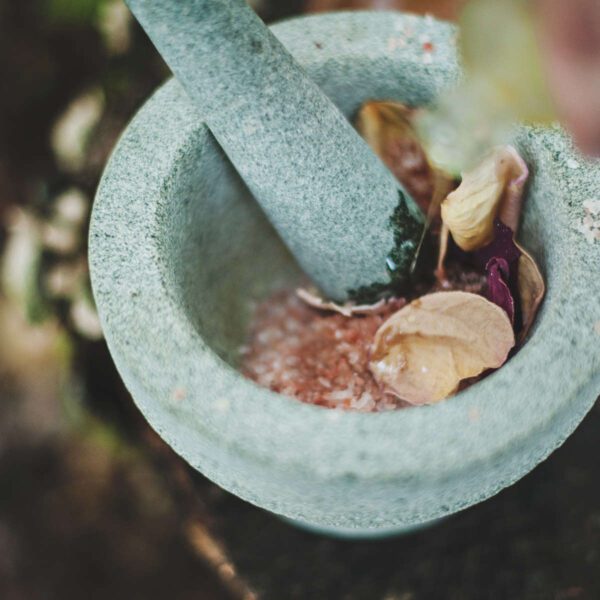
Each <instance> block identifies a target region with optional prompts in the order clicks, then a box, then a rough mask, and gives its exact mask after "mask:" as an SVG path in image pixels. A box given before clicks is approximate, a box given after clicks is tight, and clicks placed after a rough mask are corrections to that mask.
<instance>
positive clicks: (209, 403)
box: [90, 13, 600, 535]
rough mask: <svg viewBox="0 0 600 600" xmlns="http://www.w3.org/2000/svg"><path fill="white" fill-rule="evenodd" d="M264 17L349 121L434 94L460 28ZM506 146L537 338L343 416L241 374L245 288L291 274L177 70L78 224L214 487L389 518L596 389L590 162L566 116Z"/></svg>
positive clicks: (156, 400) (121, 347)
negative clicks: (522, 176) (472, 380)
mask: <svg viewBox="0 0 600 600" xmlns="http://www.w3.org/2000/svg"><path fill="white" fill-rule="evenodd" d="M407 31H409V32H410V35H409V33H407ZM273 32H274V33H275V34H276V35H277V36H278V37H279V39H281V40H282V42H283V43H284V44H285V45H286V47H287V48H288V49H289V50H290V51H291V52H292V54H293V55H294V56H295V57H296V59H297V60H298V61H299V62H300V64H301V65H302V66H303V67H304V69H306V71H307V73H308V74H309V75H310V76H311V77H312V78H313V80H314V81H315V82H316V83H317V84H318V85H319V86H321V88H322V89H323V90H324V91H325V92H326V93H327V94H328V95H329V97H330V98H331V99H332V100H333V101H334V102H335V103H336V104H337V105H338V106H339V107H340V108H341V110H342V111H343V112H344V114H346V115H348V116H350V115H351V114H352V113H353V112H354V111H355V110H356V108H357V107H358V106H359V105H360V103H361V102H363V101H364V100H366V99H368V98H392V99H397V100H401V101H404V102H409V103H423V102H427V101H428V100H430V99H431V98H432V97H433V96H435V95H436V94H437V93H439V92H440V90H441V89H443V87H444V85H446V84H448V83H450V82H452V81H453V80H454V79H455V77H456V75H457V69H458V67H457V64H456V57H455V48H454V44H453V38H454V34H455V30H454V29H453V28H452V27H451V26H449V25H446V24H441V23H438V22H435V21H433V20H428V19H419V18H417V17H412V16H404V15H401V14H397V13H348V14H343V13H342V14H332V15H325V16H318V17H317V16H315V17H307V18H303V19H298V20H292V21H288V22H285V23H282V24H279V25H277V26H275V27H273ZM394 39H402V40H403V41H404V43H405V45H402V44H399V43H396V42H390V40H394ZM423 39H429V40H430V41H431V42H432V43H433V45H434V52H433V56H432V58H433V60H431V61H425V60H424V59H423V52H422V43H423V42H422V40H423ZM316 43H318V44H319V46H318V47H317V45H316ZM516 143H517V145H518V147H519V149H520V151H521V152H522V153H523V155H524V156H525V158H526V159H527V161H528V162H529V164H530V166H531V170H532V174H533V175H532V181H531V185H530V186H529V189H528V193H527V200H526V204H525V210H524V218H523V226H522V230H521V232H520V239H521V241H522V243H523V244H524V246H525V247H526V248H527V249H528V250H529V251H530V252H531V253H532V254H533V255H534V256H535V257H536V258H537V260H538V262H539V264H540V266H541V268H542V270H543V272H544V275H545V277H546V282H547V287H548V293H547V296H546V299H545V301H544V303H543V305H542V307H541V310H540V313H539V315H538V318H537V321H536V324H535V326H534V328H533V330H532V332H531V334H530V338H529V340H528V341H527V343H526V344H525V345H524V347H523V348H522V349H521V351H520V352H519V353H518V354H517V355H516V356H515V357H513V358H512V359H511V360H510V361H509V362H508V363H507V364H506V365H505V366H504V367H502V368H501V369H500V370H498V371H497V372H495V373H494V374H492V375H491V376H490V377H488V378H486V379H485V380H484V381H482V382H480V383H478V384H476V385H474V386H472V387H471V388H469V389H468V390H466V391H464V392H462V393H460V394H459V395H458V396H456V397H454V398H451V399H449V400H447V401H445V402H442V403H440V404H438V405H434V406H424V407H417V408H411V409H407V410H401V411H397V412H392V413H382V414H357V413H349V412H346V413H340V412H337V411H331V410H327V409H323V408H319V407H316V406H309V405H305V404H302V403H300V402H298V401H296V400H293V399H290V398H286V397H283V396H280V395H278V394H275V393H273V392H270V391H269V390H266V389H262V388H259V387H258V386H256V385H255V384H254V383H252V382H250V381H248V380H246V379H244V378H243V377H242V376H241V375H240V374H239V372H237V371H236V368H235V365H236V356H237V348H238V346H239V344H241V343H242V342H243V340H244V337H245V327H246V324H247V320H248V316H249V312H250V310H251V306H252V303H253V302H255V301H257V300H259V299H260V298H262V297H264V295H265V294H266V293H268V291H269V290H271V289H273V288H274V287H277V286H279V285H283V284H285V283H293V282H294V281H296V280H297V278H298V277H299V276H300V270H299V268H298V267H297V266H296V264H295V262H294V260H293V259H292V258H291V256H290V255H289V253H288V252H287V251H286V249H285V247H284V245H283V244H282V243H281V241H280V240H279V238H278V236H277V235H276V234H275V232H274V231H273V229H272V228H271V226H270V225H269V223H268V222H267V220H266V219H265V218H264V216H263V214H262V212H261V211H260V209H259V208H258V207H257V205H256V203H255V202H254V201H253V199H252V197H251V195H250V193H249V192H248V190H247V188H246V187H245V186H244V185H243V183H242V182H241V180H240V178H239V177H238V176H237V175H236V173H235V171H234V169H233V168H232V167H231V165H230V164H229V163H228V161H227V160H226V159H225V158H224V156H223V153H222V152H221V150H220V149H219V148H218V146H217V145H216V144H215V142H214V140H213V138H212V137H211V135H210V134H209V132H208V130H207V128H206V127H205V126H204V125H203V124H202V118H201V115H200V114H199V113H198V111H197V110H196V109H195V108H194V107H193V106H192V105H191V103H190V101H189V100H188V98H187V96H186V94H185V93H184V92H183V90H182V89H181V87H180V86H179V84H178V83H177V82H175V81H170V82H168V83H166V84H165V85H164V86H163V87H162V88H161V89H160V90H158V92H156V93H155V94H154V96H153V97H152V98H151V99H150V100H149V101H148V102H147V103H146V105H145V106H144V107H143V108H142V110H141V111H140V112H139V114H138V115H137V116H136V117H135V119H134V120H133V122H132V123H131V124H130V125H129V127H128V128H127V130H126V131H125V133H124V134H123V136H122V138H121V140H120V142H119V144H118V145H117V147H116V149H115V151H114V153H113V155H112V157H111V159H110V162H109V164H108V166H107V168H106V172H105V174H104V176H103V179H102V182H101V185H100V187H99V190H98V194H97V199H96V203H95V206H94V211H93V218H92V224H91V232H90V261H91V270H92V281H93V288H94V294H95V298H96V302H97V305H98V309H99V312H100V317H101V321H102V324H103V327H104V331H105V334H106V338H107V341H108V344H109V347H110V350H111V353H112V355H113V357H114V360H115V363H116V365H117V367H118V369H119V371H120V373H121V375H122V377H123V379H124V381H125V383H126V384H127V386H128V388H129V390H130V391H131V393H132V395H133V397H134V399H135V401H136V403H137V405H138V406H139V408H140V409H141V411H142V412H143V413H144V415H145V416H146V418H147V419H148V421H149V422H150V423H151V425H152V426H153V427H154V428H155V429H156V431H158V433H159V434H160V435H161V436H162V437H163V438H164V439H165V440H166V441H167V442H168V443H169V444H170V445H171V446H172V447H173V448H174V449H175V450H176V451H177V452H178V453H179V454H180V455H181V456H183V457H184V458H185V459H186V460H187V461H188V462H189V463H190V464H191V465H193V466H194V467H195V468H196V469H198V470H199V471H201V472H202V473H204V474H205V475H206V476H207V477H209V478H210V479H212V480H213V481H215V482H216V483H217V484H219V485H220V486H222V487H223V488H225V489H227V490H229V491H231V492H232V493H234V494H237V495H238V496H240V497H242V498H244V499H246V500H247V501H249V502H252V503H254V504H256V505H258V506H261V507H263V508H265V509H268V510H270V511H273V512H275V513H278V514H280V515H284V516H286V517H288V518H291V519H295V520H296V521H299V522H302V523H305V524H308V525H310V526H312V527H323V528H326V529H327V530H328V531H330V532H331V531H336V530H339V531H341V532H343V533H346V534H347V533H348V530H351V531H355V532H356V533H363V534H364V533H367V534H371V535H377V533H378V532H389V531H391V530H401V529H402V528H404V527H407V526H411V525H416V524H418V523H422V522H426V521H428V520H431V519H435V518H438V517H442V516H444V515H448V514H451V513H453V512H456V511H458V510H460V509H462V508H465V507H467V506H469V505H472V504H474V503H477V502H480V501H482V500H484V499H486V498H488V497H490V496H491V495H493V494H495V493H497V492H498V491H500V490H501V489H502V488H504V487H505V486H508V485H510V484H511V483H513V482H515V481H516V480H518V479H519V478H520V477H522V476H523V475H525V474H526V473H527V472H528V471H529V470H531V469H532V468H533V467H534V466H535V465H536V464H538V463H539V462H540V461H542V460H543V459H544V458H546V457H547V456H548V455H549V454H550V453H551V452H552V451H553V450H554V449H555V448H556V447H557V446H559V445H560V444H562V442H563V441H564V440H565V439H566V438H567V436H568V435H569V434H570V433H571V432H572V431H573V430H574V428H575V427H576V426H577V424H578V423H579V422H580V421H581V419H582V418H583V416H584V415H585V414H586V412H587V411H588V410H589V409H590V407H591V406H592V404H593V402H594V400H595V398H596V396H597V394H598V392H599V390H600V303H599V302H598V298H599V297H600V279H599V278H598V266H599V264H600V263H599V259H600V242H598V241H595V242H594V241H593V240H591V239H589V240H588V239H586V236H585V235H583V233H582V231H581V230H582V228H583V229H585V226H583V227H582V219H583V217H584V214H585V209H584V202H585V201H586V200H589V199H595V198H598V194H599V192H598V190H600V166H599V164H598V162H589V161H586V160H584V159H583V158H582V157H580V156H579V155H578V154H577V153H576V152H575V151H574V149H573V148H572V145H571V142H570V141H569V139H568V137H567V136H566V135H565V134H564V133H563V132H562V131H561V130H560V129H559V128H555V129H532V128H523V129H522V130H520V132H519V135H518V138H517V140H516ZM588 206H589V205H588Z"/></svg>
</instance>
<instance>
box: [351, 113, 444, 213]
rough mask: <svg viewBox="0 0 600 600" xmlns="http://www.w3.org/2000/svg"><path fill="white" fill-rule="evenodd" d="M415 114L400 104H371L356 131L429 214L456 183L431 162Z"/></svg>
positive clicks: (357, 119)
mask: <svg viewBox="0 0 600 600" xmlns="http://www.w3.org/2000/svg"><path fill="white" fill-rule="evenodd" d="M416 113H417V111H416V110H415V109H413V108H409V107H408V106H405V105H404V104H401V103H400V102H385V101H370V102H366V103H365V104H363V106H362V107H361V109H360V111H359V113H358V116H357V118H356V128H357V129H358V131H359V133H360V134H361V135H362V137H363V138H364V139H365V141H366V142H367V143H368V144H369V146H371V148H372V149H373V151H374V152H375V153H376V154H377V155H378V156H379V158H381V160H382V161H383V162H384V163H385V165H386V166H387V167H388V169H390V171H391V172H392V173H393V174H394V175H395V177H396V179H398V180H399V181H400V182H402V183H403V184H404V186H405V187H406V190H407V191H408V193H409V194H410V195H411V196H412V197H413V199H414V200H415V202H416V203H417V204H418V205H419V206H420V207H421V208H422V209H423V211H424V212H425V213H428V212H429V208H430V204H431V202H432V199H433V198H434V195H435V196H439V197H441V199H443V198H445V197H446V196H447V195H448V193H449V192H450V191H451V190H452V189H453V188H454V179H453V178H452V177H451V176H450V175H448V174H447V173H445V172H444V171H441V170H439V169H437V168H435V167H433V166H432V165H431V163H430V162H429V159H428V158H427V154H426V153H425V151H424V149H423V147H422V145H421V141H420V139H419V136H418V134H417V131H416V129H415V127H414V124H413V121H414V117H415V114H416Z"/></svg>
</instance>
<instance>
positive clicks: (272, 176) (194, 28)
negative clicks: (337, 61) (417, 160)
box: [128, 0, 424, 300]
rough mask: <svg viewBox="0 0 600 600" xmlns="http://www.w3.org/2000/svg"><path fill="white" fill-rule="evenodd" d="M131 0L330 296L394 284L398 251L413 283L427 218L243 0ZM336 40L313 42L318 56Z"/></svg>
mask: <svg viewBox="0 0 600 600" xmlns="http://www.w3.org/2000/svg"><path fill="white" fill-rule="evenodd" d="M128 4H129V6H130V7H131V9H132V11H133V12H134V14H135V15H136V17H137V18H138V20H139V21H140V23H141V24H142V25H143V27H144V28H145V29H146V31H147V32H148V33H149V35H150V38H151V39H152V40H153V42H154V44H155V45H156V47H157V48H158V50H159V52H160V53H161V54H162V56H163V57H164V58H165V60H166V61H167V63H168V64H169V66H170V67H171V69H172V71H173V72H174V73H175V75H176V76H177V78H178V80H179V81H180V82H181V83H182V85H183V87H184V88H185V90H186V92H187V93H188V94H189V96H190V98H191V99H192V101H193V102H194V104H195V105H196V107H197V108H198V110H199V112H200V113H201V115H202V119H203V121H204V122H205V123H207V125H208V126H209V129H210V131H211V133H212V134H213V135H214V136H215V138H216V139H217V141H218V142H219V144H220V145H221V147H222V148H224V149H225V152H226V154H227V156H228V157H229V159H230V160H231V162H232V163H233V165H234V166H235V168H236V170H237V171H238V173H240V174H241V176H242V178H243V180H244V181H245V183H246V184H247V185H248V187H249V188H250V190H251V191H252V193H253V195H254V197H255V198H256V199H257V200H258V202H259V203H260V205H261V206H262V208H263V210H264V211H265V213H266V214H267V216H268V218H269V220H270V221H271V222H272V223H273V224H274V226H275V228H276V229H277V231H278V232H279V234H280V236H281V237H282V239H283V240H284V242H285V243H286V244H287V246H288V247H289V248H290V249H291V251H292V253H293V255H294V256H295V257H296V259H297V260H298V262H299V264H300V265H301V266H302V268H303V269H304V271H305V272H306V273H308V274H309V275H310V277H311V278H312V280H313V281H315V282H316V283H317V284H318V285H319V286H320V287H321V289H322V290H323V291H324V292H325V293H326V294H327V295H328V296H330V297H332V298H336V299H338V300H344V299H346V298H347V297H348V293H349V292H350V291H352V290H356V289H358V288H361V287H365V286H369V285H371V284H373V283H376V282H377V283H383V284H386V283H389V281H390V274H389V273H388V271H387V269H386V258H387V255H388V254H389V253H390V251H392V250H393V249H394V248H395V247H396V246H397V248H398V252H397V253H398V257H399V258H398V259H396V261H395V262H396V264H397V266H396V268H395V271H394V276H395V277H397V278H399V279H406V277H407V276H408V273H409V270H410V266H411V264H412V262H413V257H414V253H415V250H416V248H417V246H418V242H419V240H420V237H421V231H422V226H423V222H424V219H423V215H422V214H421V212H420V210H419V209H418V208H417V207H416V205H415V204H414V203H413V202H412V200H411V199H410V197H409V196H408V195H407V193H406V192H405V191H403V192H400V186H399V185H398V182H397V181H396V180H395V179H394V177H392V175H391V174H390V173H389V171H388V170H387V169H386V168H385V167H384V166H383V164H382V163H381V161H380V160H379V159H378V158H377V157H376V156H375V155H374V154H373V152H372V151H371V150H370V149H369V147H368V146H367V144H366V143H365V142H364V141H363V140H362V139H361V138H360V136H359V135H358V134H357V133H356V131H355V130H354V129H353V128H352V127H351V126H350V124H349V123H348V121H347V120H346V119H345V118H344V116H343V115H342V113H341V112H340V111H339V110H338V109H337V108H336V107H335V105H334V104H333V103H332V102H331V101H330V100H329V98H327V96H325V94H323V92H322V91H321V90H320V89H319V87H318V86H317V85H315V83H314V82H313V81H312V80H311V79H310V78H308V77H307V76H306V73H305V72H304V70H303V69H302V68H301V67H300V65H298V63H297V62H296V61H295V60H294V59H293V58H292V56H291V55H290V53H289V52H288V51H287V50H286V49H285V47H284V46H283V45H282V44H281V43H280V42H279V40H277V38H276V37H275V36H274V35H273V34H272V33H271V32H270V30H269V29H268V28H267V27H266V26H265V25H264V24H263V23H262V21H261V20H260V19H259V18H258V17H257V16H256V14H255V13H254V12H253V11H252V9H251V8H250V7H249V6H248V5H247V4H246V2H245V0H184V1H179V2H170V1H163V2H155V1H152V0H129V1H128ZM330 42H331V40H326V39H323V40H322V41H317V40H315V41H313V50H315V51H316V50H321V49H323V50H325V48H319V46H324V47H329V46H330ZM327 52H328V51H325V52H323V54H324V55H327ZM346 83H348V80H346ZM348 92H350V90H348ZM348 92H347V93H348ZM351 95H353V94H351ZM400 193H402V194H403V198H402V200H400V198H399V194H400ZM400 201H402V202H405V203H406V204H407V207H408V210H406V211H405V214H406V217H405V220H406V221H412V222H413V223H412V224H411V223H408V222H407V224H406V226H405V227H403V228H402V232H401V233H402V236H401V241H400V243H399V244H397V243H396V241H395V239H394V232H393V229H392V227H391V225H390V222H389V219H390V217H391V216H392V214H393V213H394V209H395V208H396V207H397V205H398V203H399V202H400Z"/></svg>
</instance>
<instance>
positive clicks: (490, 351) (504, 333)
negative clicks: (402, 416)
mask: <svg viewBox="0 0 600 600" xmlns="http://www.w3.org/2000/svg"><path fill="white" fill-rule="evenodd" d="M514 344H515V336H514V333H513V329H512V325H511V323H510V321H509V319H508V316H507V315H506V313H505V312H504V310H502V309H501V308H500V307H498V306H496V305H495V304H493V303H491V302H490V301H488V300H486V299H485V298H483V297H482V296H479V295H477V294H470V293H468V292H438V293H434V294H429V295H427V296H423V297H421V298H419V299H418V300H415V301H414V302H412V303H411V304H409V305H407V306H405V307H404V308H402V309H400V310H399V311H398V312H396V313H395V314H394V315H392V316H391V317H390V318H389V319H388V320H387V321H386V322H385V323H384V324H383V325H382V326H381V327H380V328H379V329H378V331H377V333H376V334H375V340H374V343H373V346H372V349H371V362H370V365H369V367H370V369H371V372H372V373H373V376H374V377H375V379H376V380H377V381H378V382H379V383H380V384H381V385H383V386H385V388H386V390H387V391H388V392H390V393H393V394H395V395H396V396H398V397H399V398H401V399H402V400H405V401H407V402H409V403H411V404H431V403H434V402H439V401H440V400H443V399H444V398H447V397H448V396H449V395H451V394H452V393H454V392H455V391H456V390H457V388H458V385H459V383H460V382H461V381H462V380H463V379H467V378H470V377H475V376H476V375H479V374H480V373H482V372H483V371H485V370H487V369H495V368H498V367H500V366H501V365H502V364H504V362H505V361H506V358H507V356H508V353H509V351H510V349H511V348H512V347H513V346H514Z"/></svg>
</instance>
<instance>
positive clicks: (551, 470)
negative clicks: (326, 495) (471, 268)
mask: <svg viewBox="0 0 600 600" xmlns="http://www.w3.org/2000/svg"><path fill="white" fill-rule="evenodd" d="M253 4H254V6H255V8H256V10H257V11H258V12H259V13H260V14H261V16H262V17H263V18H264V19H265V20H266V21H268V22H270V21H273V20H277V19H280V18H285V17H288V16H292V15H297V14H301V13H305V12H317V11H326V10H336V9H357V8H365V7H368V8H376V9H403V10H410V11H413V12H419V13H430V14H434V15H436V16H438V17H440V18H444V19H450V20H452V19H454V18H455V17H456V13H457V10H458V9H459V6H460V4H461V1H460V0H421V1H420V0H405V1H402V0H398V1H393V0H371V1H368V0H364V1H359V0H354V1H352V0H256V1H255V2H253ZM0 74H1V75H2V79H3V81H4V85H3V86H2V92H1V93H0V273H1V279H0V598H2V599H4V600H16V599H19V600H20V599H26V600H30V599H32V600H35V599H38V598H39V599H55V598H56V599H61V600H62V599H64V600H70V599H71V598H82V597H85V598H92V599H93V598H103V599H104V598H111V599H120V598H145V599H154V598H173V599H179V598H182V599H188V598H190V599H191V598H194V599H200V600H205V599H206V600H208V599H219V600H220V599H240V600H241V599H244V600H250V599H256V600H261V599H265V600H267V599H277V600H280V599H288V598H294V599H295V598H298V599H307V598H323V599H337V598H340V599H348V600H354V599H366V600H367V599H368V600H373V599H381V600H418V599H421V598H448V599H463V598H465V599H471V598H472V599H485V598H490V599H495V598H498V599H504V598H527V599H529V598H532V599H534V598H536V599H537V598H540V599H555V600H569V599H581V598H600V569H599V567H600V482H599V478H598V472H599V467H600V456H599V453H598V452H597V451H596V448H597V446H596V443H597V439H598V435H600V409H599V408H598V407H595V408H594V409H593V411H592V412H591V413H590V414H589V415H588V417H587V418H586V420H585V421H584V423H583V424H582V425H581V427H580V428H579V429H578V431H577V432H576V433H575V434H574V435H573V436H572V437H571V438H570V439H569V440H568V442H567V443H566V444H565V445H564V446H563V447H562V448H561V449H560V450H558V451H557V452H556V453H555V454H554V455H553V456H552V457H551V458H550V459H549V460H547V461H546V462H545V463H544V464H542V465H541V466H540V467H538V468H537V469H536V470H535V471H534V472H533V473H531V474H530V475H529V476H527V477H526V478H525V479H523V480H522V481H520V482H519V483H518V484H516V485H515V486H513V487H511V488H509V489H507V490H505V491H503V492H502V493H500V494H499V495H498V496H496V497H495V498H493V499H492V500H490V501H488V502H485V503H484V504H482V505H480V506H477V507H474V508H472V509H469V510H467V511H464V512H463V513H460V514H458V515H456V516H454V517H452V518H449V519H447V520H446V521H444V522H443V523H441V524H438V525H436V526H435V527H432V528H430V529H426V530H422V531H420V532H416V533H413V534H411V535H407V536H405V537H402V538H397V539H391V540H386V541H382V542H348V541H336V540H330V539H326V538H322V537H319V536H316V535H312V534H309V533H305V532H302V531H300V530H296V529H294V528H292V527H290V526H288V525H286V524H285V523H283V522H282V521H280V520H279V519H277V518H276V517H274V516H272V515H270V514H267V513H265V512H263V511H261V510H259V509H257V508H254V507H252V506H249V505H247V504H245V503H243V502H242V501H240V500H238V499H237V498H235V497H233V496H231V495H229V494H228V493H226V492H224V491H222V490H220V489H219V488H217V487H216V486H214V485H213V484H211V483H210V482H208V481H207V480H205V479H204V478H203V477H201V476H200V475H199V474H197V473H194V472H192V471H191V470H190V469H189V468H188V467H187V466H186V465H185V464H184V463H183V462H182V461H181V460H180V459H179V458H178V457H176V456H175V455H174V454H173V452H172V451H171V450H170V449H169V448H168V447H166V446H165V445H164V444H163V443H162V441H161V440H160V439H159V438H158V437H157V436H156V435H155V434H154V433H153V432H152V431H151V430H150V429H149V427H148V426H147V425H146V423H145V421H144V419H143V418H142V417H141V415H140V414H139V413H138V411H137V409H136V408H135V406H134V405H133V403H132V401H131V399H130V397H129V395H128V393H127V392H126V390H125V389H124V388H123V386H122V384H121V382H120V379H119V377H118V375H117V373H116V371H115V368H114V366H113V363H112V361H111V358H110V356H109V354H108V352H107V349H106V346H105V343H104V341H103V339H102V333H101V331H100V328H99V324H98V319H97V316H96V312H95V309H94V305H93V300H92V297H91V293H90V287H89V281H88V272H87V264H86V236H87V225H88V217H89V212H90V208H91V204H92V199H93V194H94V190H95V188H96V185H97V183H98V178H99V176H100V173H101V170H102V168H103V165H104V163H105V161H106V159H107V156H108V154H109V152H110V150H111V148H112V147H113V145H114V144H115V141H116V139H117V137H118V135H119V133H120V132H121V130H122V129H123V128H124V126H125V125H126V123H127V121H128V120H129V119H130V118H131V117H132V115H133V114H134V113H135V111H136V110H137V108H139V106H140V105H141V103H142V102H143V101H144V99H145V98H146V97H147V96H148V95H149V94H150V93H151V92H152V90H154V89H155V88H156V87H157V86H158V85H159V84H160V83H161V82H162V81H163V80H164V79H165V78H166V77H168V70H167V69H166V67H165V66H164V64H163V63H162V61H161V59H160V58H159V57H158V56H157V54H156V52H155V50H154V49H153V47H152V46H151V45H150V43H149V42H148V40H147V39H146V38H145V36H144V34H143V33H142V32H141V31H140V29H139V27H138V26H137V25H136V23H135V22H133V21H132V19H131V17H130V15H129V13H128V11H127V9H126V8H125V6H124V4H123V3H122V2H121V1H120V0H24V1H20V2H14V1H13V2H10V1H9V0H0Z"/></svg>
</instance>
